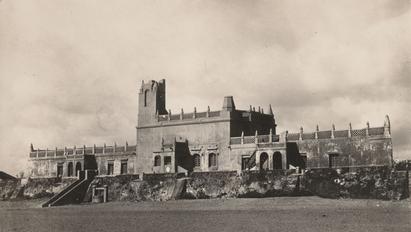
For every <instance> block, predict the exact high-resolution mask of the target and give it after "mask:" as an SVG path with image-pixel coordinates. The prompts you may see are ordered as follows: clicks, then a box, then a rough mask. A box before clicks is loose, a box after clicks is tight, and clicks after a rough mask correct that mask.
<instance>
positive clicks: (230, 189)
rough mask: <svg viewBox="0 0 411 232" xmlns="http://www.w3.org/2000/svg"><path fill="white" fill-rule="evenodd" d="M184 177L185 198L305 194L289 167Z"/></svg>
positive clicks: (297, 177) (198, 174) (298, 178)
mask: <svg viewBox="0 0 411 232" xmlns="http://www.w3.org/2000/svg"><path fill="white" fill-rule="evenodd" d="M190 177H191V178H190V179H189V180H187V185H186V191H185V193H184V194H183V197H184V198H188V199H204V198H221V197H228V198H237V197H238V198H250V197H251V198H254V197H275V196H297V195H304V194H308V193H307V192H304V191H300V175H295V174H293V171H292V170H273V171H266V172H256V171H249V172H243V173H242V174H241V175H237V174H236V172H214V173H211V172H210V173H193V175H191V176H190Z"/></svg>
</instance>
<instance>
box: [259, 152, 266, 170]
mask: <svg viewBox="0 0 411 232" xmlns="http://www.w3.org/2000/svg"><path fill="white" fill-rule="evenodd" d="M260 170H268V154H267V153H265V152H263V153H261V155H260Z"/></svg>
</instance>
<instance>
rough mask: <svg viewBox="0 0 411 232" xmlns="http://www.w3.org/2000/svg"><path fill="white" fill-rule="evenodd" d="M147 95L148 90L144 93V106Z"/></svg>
mask: <svg viewBox="0 0 411 232" xmlns="http://www.w3.org/2000/svg"><path fill="white" fill-rule="evenodd" d="M147 95H148V89H146V91H144V106H147Z"/></svg>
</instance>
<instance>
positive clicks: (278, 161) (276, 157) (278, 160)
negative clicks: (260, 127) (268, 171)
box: [273, 151, 283, 169]
mask: <svg viewBox="0 0 411 232" xmlns="http://www.w3.org/2000/svg"><path fill="white" fill-rule="evenodd" d="M273 169H283V161H282V157H281V153H280V152H279V151H276V152H274V154H273Z"/></svg>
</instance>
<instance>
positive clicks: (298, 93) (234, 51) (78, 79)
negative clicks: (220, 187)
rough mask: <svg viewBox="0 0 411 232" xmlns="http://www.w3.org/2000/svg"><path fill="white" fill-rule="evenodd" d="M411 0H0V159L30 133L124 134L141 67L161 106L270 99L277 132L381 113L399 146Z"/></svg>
mask: <svg viewBox="0 0 411 232" xmlns="http://www.w3.org/2000/svg"><path fill="white" fill-rule="evenodd" d="M410 6H411V3H410V1H409V0H393V1H387V0H362V1H358V0H352V1H325V0H323V1H289V0H288V1H238V0H235V1H234V0H232V1H228V0H226V1H224V0H223V1H222V0H217V1H171V0H167V1H153V0H147V1H143V0H141V1H134V0H131V1H100V0H99V1H97V0H96V1H54V0H50V1H46V0H39V1H29V0H24V1H23V0H22V1H19V0H13V1H12V0H0V99H1V104H0V170H3V171H6V172H10V173H11V174H16V173H17V172H18V171H20V170H22V169H24V167H26V164H27V158H28V152H29V146H30V143H31V142H32V143H33V144H34V147H35V148H37V147H40V148H42V149H45V148H47V147H48V148H49V149H54V147H55V146H58V147H64V146H74V145H77V146H82V145H83V144H86V145H92V144H94V143H96V144H98V145H102V144H103V143H104V142H106V143H108V144H112V143H113V142H114V141H116V142H117V143H118V144H124V142H125V141H126V140H128V141H129V144H134V143H135V126H136V117H137V116H136V114H137V91H138V89H139V87H140V84H141V81H142V80H150V79H155V80H159V79H162V78H165V79H166V80H167V108H168V109H171V110H172V111H173V112H179V111H180V108H182V107H183V108H184V111H185V112H190V111H192V109H193V107H194V106H196V107H197V110H198V111H202V110H206V108H207V105H210V107H211V109H212V110H217V109H220V108H221V106H222V102H223V97H224V96H225V95H233V96H234V100H235V103H236V106H237V108H243V109H248V107H249V105H250V104H251V105H254V106H262V107H265V110H267V106H268V105H269V104H272V106H273V110H274V113H275V117H276V120H277V124H278V128H279V131H283V130H288V131H290V132H297V131H298V130H299V127H300V126H303V127H304V130H305V131H314V129H315V125H316V124H319V125H320V129H324V130H325V129H330V128H331V125H332V123H335V125H336V129H346V128H347V127H348V123H349V122H352V125H353V127H355V128H364V127H365V124H366V122H367V121H369V122H370V124H371V126H382V125H383V122H384V116H385V115H386V114H388V115H389V116H390V118H391V125H392V133H393V135H392V137H393V142H394V158H396V159H404V158H408V159H411V108H410V103H411V30H410V28H411V11H410Z"/></svg>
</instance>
